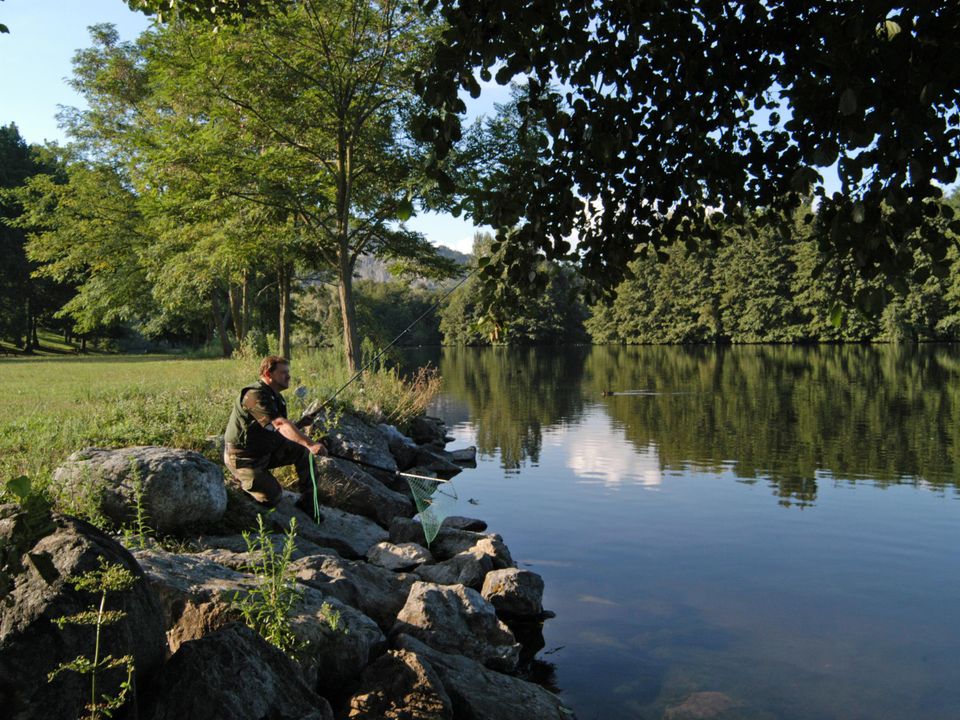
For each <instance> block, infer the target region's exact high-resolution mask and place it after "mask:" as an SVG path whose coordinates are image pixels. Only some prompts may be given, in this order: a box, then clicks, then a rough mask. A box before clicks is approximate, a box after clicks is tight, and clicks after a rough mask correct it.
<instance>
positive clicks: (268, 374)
mask: <svg viewBox="0 0 960 720" xmlns="http://www.w3.org/2000/svg"><path fill="white" fill-rule="evenodd" d="M288 387H290V361H289V360H287V359H286V358H283V357H280V356H278V355H270V356H268V357H265V358H264V359H263V361H262V362H261V363H260V380H259V382H257V384H256V385H248V386H247V387H245V388H243V389H242V390H240V395H239V396H238V397H237V399H236V401H234V403H233V409H232V411H231V412H230V420H229V421H228V422H227V429H226V431H225V432H224V434H223V439H224V442H225V444H224V451H223V462H224V464H225V465H226V466H227V468H228V469H229V470H230V473H231V474H232V475H233V477H234V478H236V480H237V482H239V483H240V486H241V487H242V488H243V489H244V490H245V491H246V492H247V494H249V495H250V496H251V497H253V498H254V499H255V500H256V501H257V502H259V503H262V504H263V505H267V506H268V507H273V506H275V505H276V504H277V503H278V502H279V501H280V496H281V494H282V492H283V490H282V488H281V487H280V483H278V482H277V479H276V478H275V477H274V476H273V473H271V472H270V470H271V469H273V468H277V467H281V466H283V465H293V466H295V467H296V470H297V478H298V480H299V490H300V493H301V495H300V500H299V501H298V502H297V505H300V506H301V507H303V508H307V507H311V503H310V502H308V491H309V490H310V488H311V480H310V463H311V455H326V454H327V449H326V447H325V446H324V445H323V444H321V443H318V442H314V441H313V440H311V439H310V438H308V437H307V436H306V435H304V434H303V433H302V432H300V429H299V428H298V427H297V426H296V425H295V424H294V423H293V422H291V421H290V420H288V419H287V403H286V402H285V401H284V399H283V396H282V395H281V394H280V393H281V392H283V391H284V390H286V389H287V388H288ZM311 509H312V507H311ZM308 512H309V511H308ZM311 514H313V513H311ZM316 519H317V520H318V521H319V518H316Z"/></svg>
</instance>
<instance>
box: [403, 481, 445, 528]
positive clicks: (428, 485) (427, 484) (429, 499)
mask: <svg viewBox="0 0 960 720" xmlns="http://www.w3.org/2000/svg"><path fill="white" fill-rule="evenodd" d="M405 477H406V478H407V482H408V483H409V484H410V492H411V493H413V501H414V502H415V503H416V504H417V512H418V513H419V514H420V524H421V525H422V526H423V535H424V537H425V538H426V539H427V545H430V543H432V542H433V540H434V538H436V537H437V533H439V532H440V526H441V525H442V524H443V521H444V519H446V518H447V517H448V516H449V515H450V513H451V512H452V510H453V508H454V506H455V505H456V503H457V491H456V490H455V489H454V487H453V483H451V482H450V481H449V480H440V479H433V478H428V477H423V476H414V475H406V476H405Z"/></svg>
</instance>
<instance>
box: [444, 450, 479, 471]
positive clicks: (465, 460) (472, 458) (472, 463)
mask: <svg viewBox="0 0 960 720" xmlns="http://www.w3.org/2000/svg"><path fill="white" fill-rule="evenodd" d="M450 460H451V461H452V462H455V463H456V464H457V465H463V466H464V467H476V466H477V448H476V446H475V445H471V446H470V447H468V448H462V449H460V450H451V451H450Z"/></svg>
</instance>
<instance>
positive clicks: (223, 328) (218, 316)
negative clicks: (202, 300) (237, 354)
mask: <svg viewBox="0 0 960 720" xmlns="http://www.w3.org/2000/svg"><path fill="white" fill-rule="evenodd" d="M210 307H211V309H212V311H213V321H214V323H216V326H217V334H218V335H220V349H221V350H222V351H223V357H225V358H228V357H230V356H231V355H233V346H232V345H230V338H229V337H227V324H226V323H225V322H224V318H223V313H221V312H220V300H219V298H218V297H217V291H216V290H214V291H213V292H211V293H210Z"/></svg>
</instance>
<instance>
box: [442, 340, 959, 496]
mask: <svg viewBox="0 0 960 720" xmlns="http://www.w3.org/2000/svg"><path fill="white" fill-rule="evenodd" d="M441 373H442V375H443V377H444V382H445V391H446V393H447V394H448V395H449V396H451V397H452V398H455V399H456V400H457V401H459V402H460V403H465V404H466V406H467V407H468V408H469V414H470V418H471V421H472V422H473V424H474V426H475V429H476V436H477V446H478V450H479V452H480V453H481V454H483V455H487V456H490V455H492V454H494V453H495V452H497V451H499V453H500V458H501V464H502V466H503V467H504V468H506V469H516V468H519V467H520V466H521V465H522V464H523V463H524V462H526V461H530V462H539V459H540V451H541V444H542V432H543V430H544V429H546V428H549V427H551V426H557V425H575V424H576V423H577V421H578V420H579V418H580V417H581V416H582V415H583V413H584V411H585V408H588V407H590V406H594V404H595V403H599V404H600V406H601V407H603V408H604V409H605V411H606V413H607V414H608V415H609V416H610V418H611V420H612V421H613V424H614V425H615V426H616V427H617V428H619V432H623V433H624V435H625V437H626V439H627V440H629V441H630V442H631V443H632V444H633V446H634V447H635V448H636V449H637V450H638V452H645V453H649V448H651V447H654V448H656V453H657V456H658V457H659V462H660V464H661V469H662V470H666V471H671V470H672V471H683V470H684V469H686V468H690V467H693V468H696V469H701V470H707V471H712V472H717V473H723V472H729V473H732V474H733V475H734V476H735V477H737V478H738V479H740V480H741V481H744V482H765V483H769V485H770V487H771V490H772V493H773V495H774V497H776V498H777V501H778V502H779V503H780V504H782V505H785V506H799V507H805V506H808V505H810V504H813V503H814V502H815V500H816V496H817V490H818V482H819V483H822V482H824V481H825V480H826V479H828V478H831V477H832V478H833V479H835V481H851V482H855V481H857V480H858V479H865V478H868V479H870V481H871V482H873V483H876V484H881V485H886V484H897V483H902V482H917V481H923V482H926V483H929V484H932V485H935V486H940V487H942V486H947V485H949V486H954V487H960V481H958V480H957V479H956V478H955V468H957V467H958V466H960V457H958V455H960V417H958V414H960V384H958V383H957V380H958V376H960V348H957V347H955V346H947V345H941V346H896V345H890V346H878V345H873V346H851V345H846V346H827V345H822V346H812V347H797V346H769V345H765V346H738V347H732V348H716V347H685V348H681V347H593V348H590V347H574V348H565V349H564V348H558V349H549V350H545V349H535V348H527V349H519V348H514V349H510V348H484V349H474V348H446V349H445V350H444V352H443V355H442V358H441ZM604 393H612V394H607V395H605V394H604ZM619 393H627V394H619Z"/></svg>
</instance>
